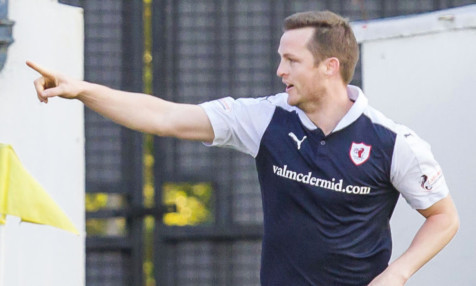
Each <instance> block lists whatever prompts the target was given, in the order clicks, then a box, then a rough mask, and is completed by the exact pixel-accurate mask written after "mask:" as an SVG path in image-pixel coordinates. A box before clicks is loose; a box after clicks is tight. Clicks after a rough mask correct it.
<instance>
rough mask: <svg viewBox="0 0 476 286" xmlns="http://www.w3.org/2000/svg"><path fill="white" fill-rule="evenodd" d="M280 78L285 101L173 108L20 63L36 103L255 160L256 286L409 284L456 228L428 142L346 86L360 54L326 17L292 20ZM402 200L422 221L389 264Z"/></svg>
mask: <svg viewBox="0 0 476 286" xmlns="http://www.w3.org/2000/svg"><path fill="white" fill-rule="evenodd" d="M284 26H285V31H284V34H283V36H282V38H281V41H280V45H279V48H278V53H279V55H280V57H281V61H280V64H279V67H278V69H277V74H278V76H279V77H281V78H282V80H283V83H284V84H285V85H286V93H281V94H278V95H274V96H268V97H263V98H254V99H253V98H247V99H238V100H234V99H232V98H223V99H219V100H215V101H211V102H207V103H204V104H202V105H188V104H178V103H172V102H168V101H164V100H162V99H159V98H155V97H152V96H147V95H144V94H130V93H127V92H123V91H118V90H112V89H109V88H107V87H104V86H100V85H96V84H92V83H87V82H84V81H77V80H73V79H70V78H67V77H65V76H63V75H60V74H56V73H52V72H50V71H47V70H45V69H43V68H41V67H39V66H37V65H35V64H33V63H31V62H27V64H28V65H29V66H30V67H32V68H33V69H35V70H36V71H38V72H39V73H40V74H41V75H42V77H40V78H39V79H37V80H36V81H35V87H36V90H37V94H38V98H39V100H40V101H42V102H48V99H49V98H50V97H55V96H60V97H64V98H76V99H79V100H81V101H82V102H83V103H84V104H85V105H86V106H88V107H89V108H91V109H93V110H95V111H97V112H98V113H100V114H102V115H104V116H106V117H108V118H110V119H112V120H114V121H115V122H117V123H119V124H122V125H124V126H127V127H129V128H132V129H135V130H139V131H143V132H148V133H152V134H157V135H159V136H173V137H177V138H182V139H188V140H199V141H203V142H207V144H209V145H213V146H224V147H230V148H234V149H237V150H239V151H242V152H245V153H248V154H250V155H251V156H253V157H254V158H255V159H256V164H257V169H258V176H259V181H260V185H261V191H262V197H263V212H264V238H263V247H262V263H261V283H262V285H273V286H275V285H285V286H288V285H293V286H297V285H325V286H327V285H372V286H378V285H384V286H391V285H404V284H405V283H406V281H407V280H408V279H409V278H410V276H412V275H413V274H414V273H415V272H416V271H417V270H418V269H419V268H420V267H422V266H423V265H424V264H425V263H426V262H427V261H428V260H430V259H431V258H432V257H433V256H434V255H436V254H437V253H438V252H439V251H440V250H441V249H442V248H443V247H444V246H445V245H446V244H447V243H448V242H449V241H450V240H451V239H452V237H453V236H454V235H455V233H456V231H457V229H458V226H459V220H458V215H457V212H456V209H455V206H454V204H453V202H452V200H451V197H450V195H449V193H448V188H447V186H446V183H445V180H444V177H443V174H442V172H441V169H440V167H439V165H438V163H437V162H436V161H435V160H434V158H433V155H432V154H431V151H430V148H429V146H428V145H427V144H426V143H425V142H424V141H422V140H421V139H420V138H419V137H418V136H417V135H416V134H415V133H414V132H413V131H411V130H410V129H408V128H406V127H404V126H401V125H398V124H395V123H394V122H392V121H391V120H389V119H387V118H386V117H384V116H383V115H382V114H381V113H379V112H378V111H376V110H374V109H373V108H371V107H370V106H368V103H367V99H366V97H365V95H364V94H363V93H362V91H361V90H360V89H358V88H357V87H354V86H349V85H348V84H349V82H350V81H351V79H352V76H353V73H354V69H355V65H356V62H357V60H358V46H357V43H356V40H355V37H354V35H353V32H352V30H351V28H350V26H349V24H348V22H347V21H346V20H345V19H343V18H342V17H340V16H338V15H336V14H333V13H331V12H328V11H324V12H305V13H298V14H294V15H292V16H290V17H288V18H287V19H286V20H285V25H284ZM399 194H402V195H403V196H404V197H405V199H406V200H407V202H408V203H409V204H410V205H411V206H412V207H413V208H415V209H417V211H418V212H419V213H421V214H422V215H423V216H424V217H425V218H426V220H425V222H424V224H423V225H422V227H421V228H420V230H419V232H418V233H417V234H416V236H415V238H414V240H413V242H412V244H411V245H410V247H409V248H408V250H407V251H406V252H405V253H404V254H402V255H401V256H400V257H399V258H398V259H396V260H395V261H393V262H392V263H391V264H388V261H389V259H390V255H391V235H390V229H389V219H390V217H391V215H392V212H393V210H394V207H395V204H396V202H397V199H398V196H399Z"/></svg>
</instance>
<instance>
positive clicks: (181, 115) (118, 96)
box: [26, 61, 214, 142]
mask: <svg viewBox="0 0 476 286" xmlns="http://www.w3.org/2000/svg"><path fill="white" fill-rule="evenodd" d="M26 64H27V65H28V66H29V67H30V68H32V69H34V70H35V71H37V72H38V73H40V74H41V77H40V78H38V79H37V80H35V83H34V84H35V89H36V92H37V95H38V99H39V100H40V101H41V102H45V103H48V99H49V98H51V97H62V98H68V99H78V100H80V101H81V102H83V103H84V104H85V105H86V106H87V107H89V108H90V109H92V110H94V111H96V112H97V113H99V114H101V115H102V116H104V117H107V118H109V119H111V120H113V121H114V122H116V123H118V124H121V125H123V126H126V127H128V128H131V129H134V130H138V131H141V132H146V133H151V134H155V135H159V136H171V137H176V138H181V139H188V140H199V141H204V142H212V141H213V139H214V133H213V128H212V126H211V123H210V121H209V119H208V116H207V115H206V113H205V111H204V110H203V109H202V108H201V107H200V106H198V105H192V104H179V103H173V102H170V101H166V100H163V99H160V98H157V97H154V96H150V95H146V94H141V93H132V92H125V91H119V90H115V89H111V88H108V87H106V86H102V85H98V84H94V83H89V82H86V81H81V80H75V79H71V78H68V77H66V76H64V75H62V74H58V73H55V72H51V71H48V70H46V69H44V68H42V67H40V66H38V65H36V64H35V63H33V62H30V61H27V63H26Z"/></svg>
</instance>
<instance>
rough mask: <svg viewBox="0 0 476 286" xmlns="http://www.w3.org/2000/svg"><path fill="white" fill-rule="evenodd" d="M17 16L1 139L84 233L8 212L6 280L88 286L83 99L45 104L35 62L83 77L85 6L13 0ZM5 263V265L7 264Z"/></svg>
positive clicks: (3, 258)
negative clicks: (32, 66)
mask: <svg viewBox="0 0 476 286" xmlns="http://www.w3.org/2000/svg"><path fill="white" fill-rule="evenodd" d="M9 19H11V20H13V21H15V22H16V23H15V26H14V29H13V37H14V39H15V42H14V43H13V44H12V45H11V46H10V48H9V51H8V59H7V62H6V65H5V67H4V69H3V70H2V71H1V72H0V142H2V143H8V144H11V145H12V146H13V147H14V149H15V150H16V152H17V154H18V156H19V158H20V160H21V161H22V162H23V164H24V166H25V167H26V169H27V170H29V172H30V173H31V174H32V175H33V176H34V177H35V178H36V179H37V181H39V183H40V184H41V185H42V186H43V187H44V188H45V189H46V190H47V191H48V193H49V194H50V195H51V196H52V197H53V199H54V200H55V201H56V202H57V203H58V205H59V206H60V207H61V208H62V209H63V210H64V211H65V213H66V214H67V215H68V217H69V218H70V219H71V220H72V221H73V223H74V224H75V226H76V227H77V228H78V229H79V230H80V232H81V235H80V236H75V235H73V234H71V233H67V232H65V231H61V230H59V229H55V228H53V227H49V226H40V225H34V224H29V223H19V219H18V218H16V217H8V219H7V223H6V225H5V226H0V231H1V237H0V239H1V241H0V251H1V252H0V268H2V269H0V272H3V275H1V276H0V285H5V286H17V285H18V286H20V285H21V286H33V285H34V286H40V285H45V286H47V285H48V286H51V285H61V286H63V285H84V283H85V282H84V280H85V279H84V276H85V274H84V263H85V261H84V260H85V247H84V241H85V240H84V237H85V234H84V228H85V227H84V127H83V126H84V122H83V107H82V105H81V104H80V103H79V102H74V101H66V100H61V99H52V100H50V102H49V103H48V104H42V103H39V102H38V100H37V98H36V93H35V90H34V87H33V83H32V82H33V80H34V79H35V78H37V77H38V75H37V74H36V73H35V72H34V71H32V70H30V69H29V68H28V67H27V66H26V65H25V60H27V59H29V60H33V61H35V62H37V63H39V64H42V65H44V66H46V67H48V68H51V69H54V70H58V71H61V72H64V73H65V74H68V75H71V76H73V77H76V78H82V76H83V38H84V37H83V14H82V10H81V9H78V8H72V7H69V6H65V5H60V4H58V3H57V2H56V1H51V0H10V1H9ZM2 263H3V265H1V264H2Z"/></svg>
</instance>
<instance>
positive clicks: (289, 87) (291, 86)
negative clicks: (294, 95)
mask: <svg viewBox="0 0 476 286" xmlns="http://www.w3.org/2000/svg"><path fill="white" fill-rule="evenodd" d="M293 87H294V85H293V84H287V85H286V92H288V91H289V90H291V89H292V88H293Z"/></svg>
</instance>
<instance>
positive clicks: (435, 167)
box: [391, 125, 449, 209]
mask: <svg viewBox="0 0 476 286" xmlns="http://www.w3.org/2000/svg"><path fill="white" fill-rule="evenodd" d="M391 180H392V184H393V185H394V187H395V188H396V189H397V190H398V191H399V192H400V193H401V194H402V196H403V197H404V198H405V199H406V201H407V202H408V204H410V205H411V206H412V207H413V208H414V209H426V208H429V207H430V206H432V205H433V204H434V203H436V202H438V201H439V200H441V199H443V198H445V197H446V196H447V195H448V193H449V191H448V186H447V185H446V182H445V178H444V176H443V171H442V170H441V167H440V165H439V164H438V163H437V162H436V160H435V158H434V156H433V154H432V152H431V148H430V145H429V144H428V143H426V142H425V141H424V140H422V139H421V138H419V137H418V136H417V135H416V134H415V133H414V132H413V131H412V130H410V129H408V128H407V127H404V126H401V125H399V126H398V128H397V137H396V141H395V148H394V152H393V157H392V167H391Z"/></svg>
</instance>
